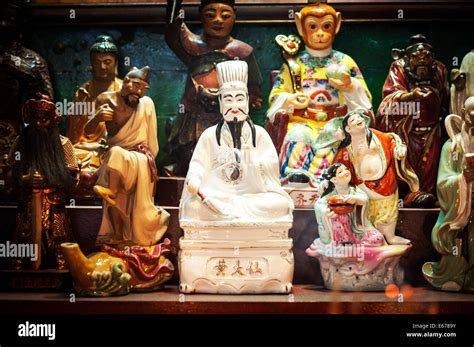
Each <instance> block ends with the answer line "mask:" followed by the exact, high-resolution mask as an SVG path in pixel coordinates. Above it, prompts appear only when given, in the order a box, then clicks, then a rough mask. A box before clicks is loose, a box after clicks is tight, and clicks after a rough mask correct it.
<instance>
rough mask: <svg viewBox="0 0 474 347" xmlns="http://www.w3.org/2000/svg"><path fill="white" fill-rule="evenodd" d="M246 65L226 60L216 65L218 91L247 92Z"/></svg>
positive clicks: (240, 61) (241, 61)
mask: <svg viewBox="0 0 474 347" xmlns="http://www.w3.org/2000/svg"><path fill="white" fill-rule="evenodd" d="M248 69H249V68H248V65H247V63H246V62H245V61H243V60H228V61H224V62H222V63H219V64H217V65H216V71H217V81H218V82H219V91H221V92H222V90H224V89H245V90H247V80H248Z"/></svg>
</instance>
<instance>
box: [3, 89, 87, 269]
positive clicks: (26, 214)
mask: <svg viewBox="0 0 474 347" xmlns="http://www.w3.org/2000/svg"><path fill="white" fill-rule="evenodd" d="M22 119H23V121H24V122H25V123H26V124H28V125H27V126H26V127H25V128H24V129H23V131H22V132H21V134H20V136H19V137H18V139H17V141H16V142H15V144H14V145H13V147H12V149H11V155H10V156H9V159H10V164H11V166H12V167H13V175H12V178H13V186H14V187H16V188H17V189H16V191H17V192H18V195H19V197H20V199H19V203H18V213H17V223H16V227H15V232H14V234H13V237H12V242H13V243H15V244H35V247H36V246H37V250H38V254H37V255H36V257H35V258H36V259H34V260H33V261H32V264H31V265H32V268H33V269H34V270H38V269H39V268H40V266H42V267H43V268H56V269H64V268H65V266H66V264H65V260H64V257H63V254H62V252H61V244H62V243H63V242H71V241H72V234H71V228H70V225H69V221H68V219H67V216H66V201H67V199H66V197H67V196H66V194H67V193H68V191H69V190H70V189H71V188H72V187H73V185H74V184H75V183H77V177H78V173H79V167H78V164H77V159H76V157H75V156H74V151H73V147H72V144H71V142H70V141H69V139H68V138H67V137H64V136H61V135H60V134H59V128H58V124H59V122H60V121H61V119H62V118H61V116H59V115H58V114H57V113H56V106H55V104H54V103H53V102H51V101H50V100H49V97H48V96H46V95H39V97H38V99H30V100H28V101H27V102H26V103H25V104H24V106H23V118H22ZM12 265H13V268H15V269H21V268H25V267H27V266H28V264H26V263H25V259H24V258H15V259H14V260H13V264H12Z"/></svg>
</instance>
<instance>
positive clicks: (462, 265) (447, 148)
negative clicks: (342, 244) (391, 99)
mask: <svg viewBox="0 0 474 347" xmlns="http://www.w3.org/2000/svg"><path fill="white" fill-rule="evenodd" d="M471 78H472V76H471ZM445 125H446V130H447V131H448V134H449V137H450V139H449V140H448V141H447V142H446V143H445V144H444V146H443V149H442V151H441V160H440V165H439V171H438V199H439V203H440V207H441V211H440V213H439V216H438V221H437V223H436V225H435V226H434V228H433V232H432V234H431V240H432V241H433V246H434V247H435V249H436V250H437V251H438V252H439V253H440V254H441V260H440V261H438V262H433V263H425V264H424V265H423V275H424V276H425V278H426V279H427V280H428V282H430V283H431V285H433V286H434V287H436V288H438V289H441V290H448V291H461V290H463V291H471V292H472V291H474V272H473V267H472V262H473V254H474V224H473V222H472V220H473V217H474V216H473V209H472V183H473V182H474V136H472V134H473V133H474V96H471V97H469V98H468V99H467V100H466V102H465V105H464V109H463V113H462V114H461V116H459V115H454V114H451V115H449V116H448V117H447V118H446V120H445Z"/></svg>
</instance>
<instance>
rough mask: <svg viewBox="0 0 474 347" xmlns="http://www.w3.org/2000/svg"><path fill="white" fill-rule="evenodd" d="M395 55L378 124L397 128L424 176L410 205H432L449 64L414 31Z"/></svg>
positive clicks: (391, 129) (413, 163)
mask: <svg viewBox="0 0 474 347" xmlns="http://www.w3.org/2000/svg"><path fill="white" fill-rule="evenodd" d="M392 55H393V57H394V59H395V61H394V62H393V63H392V66H391V67H390V71H389V73H388V76H387V79H386V81H385V84H384V86H383V100H382V103H381V104H380V107H379V110H378V112H377V117H376V126H377V128H378V129H380V130H382V131H384V132H394V133H396V134H398V135H399V136H400V137H401V138H402V140H403V141H404V142H405V143H406V144H407V146H408V162H409V163H410V165H411V166H412V167H413V169H414V170H415V173H416V174H417V176H418V178H419V180H420V191H419V192H416V193H411V194H408V195H407V196H406V197H405V204H406V206H413V207H433V206H434V205H435V203H436V172H437V169H438V163H439V156H440V151H441V127H442V119H443V118H444V117H445V116H446V115H447V112H448V109H447V108H448V95H449V92H448V78H447V72H446V67H445V66H444V64H443V63H441V62H439V61H437V60H435V58H434V52H433V47H432V46H431V45H430V44H428V43H427V42H426V38H425V37H424V36H422V35H415V36H413V37H412V38H411V43H410V45H409V46H408V47H407V48H405V49H404V50H398V49H394V50H393V52H392ZM402 193H405V194H406V191H405V192H402Z"/></svg>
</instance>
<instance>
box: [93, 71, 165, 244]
mask: <svg viewBox="0 0 474 347" xmlns="http://www.w3.org/2000/svg"><path fill="white" fill-rule="evenodd" d="M149 72H150V69H149V67H148V66H146V67H144V68H143V69H141V70H139V69H137V68H133V69H132V70H130V72H129V73H128V74H127V75H126V76H125V78H124V81H123V85H122V88H121V90H120V91H115V92H105V93H102V94H100V95H99V96H98V97H97V110H96V114H95V116H94V118H92V119H91V120H90V121H89V123H87V126H86V128H85V132H86V133H87V132H88V131H89V129H97V127H98V126H99V124H101V123H102V124H104V123H105V127H106V128H107V144H108V146H109V150H108V152H107V153H106V154H105V156H104V160H103V162H102V164H101V166H100V168H99V170H98V171H97V175H98V180H97V184H96V185H95V186H94V191H95V192H96V193H97V194H98V195H99V196H101V197H102V198H103V199H104V200H103V205H102V206H103V215H102V224H101V226H100V232H99V238H100V239H101V240H102V241H107V242H111V241H120V240H131V241H132V242H134V243H136V244H138V245H141V246H150V245H154V244H155V243H157V242H158V241H159V240H160V239H161V237H162V236H163V234H164V233H165V231H166V228H167V225H168V220H169V214H168V212H166V211H165V210H163V209H161V208H157V207H155V205H154V200H153V195H154V188H155V182H156V179H157V170H156V166H155V157H156V155H157V154H158V135H157V127H156V114H155V106H154V104H153V101H152V100H151V99H150V98H149V97H147V96H145V93H146V91H147V89H148V87H149Z"/></svg>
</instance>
